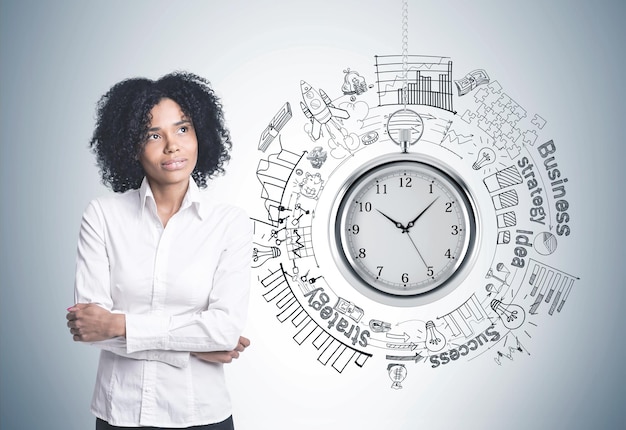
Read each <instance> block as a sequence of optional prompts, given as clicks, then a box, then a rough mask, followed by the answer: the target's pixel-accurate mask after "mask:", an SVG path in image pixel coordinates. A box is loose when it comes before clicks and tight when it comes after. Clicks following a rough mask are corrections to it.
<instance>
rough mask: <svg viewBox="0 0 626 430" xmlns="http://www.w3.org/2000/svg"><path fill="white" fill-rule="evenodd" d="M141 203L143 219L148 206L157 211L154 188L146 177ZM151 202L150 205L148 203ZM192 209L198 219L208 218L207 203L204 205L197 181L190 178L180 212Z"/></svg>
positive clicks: (142, 184)
mask: <svg viewBox="0 0 626 430" xmlns="http://www.w3.org/2000/svg"><path fill="white" fill-rule="evenodd" d="M139 202H140V205H141V206H140V211H141V217H142V218H143V214H144V212H145V210H146V206H147V205H151V206H152V207H153V210H154V211H156V202H155V200H154V194H153V193H152V188H150V184H149V183H148V178H146V177H144V178H143V181H142V182H141V186H140V187H139ZM148 202H150V203H148ZM190 206H191V207H192V208H193V209H194V210H195V212H196V214H197V215H198V217H200V219H204V218H205V216H206V210H207V209H208V208H207V207H206V206H207V205H206V203H205V204H203V202H202V199H201V195H200V189H199V188H198V185H197V184H196V181H194V180H193V178H192V177H191V176H190V177H189V187H188V188H187V192H186V193H185V197H183V203H182V204H181V205H180V209H179V211H182V210H184V209H186V208H188V207H190Z"/></svg>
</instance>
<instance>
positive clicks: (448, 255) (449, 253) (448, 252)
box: [443, 248, 454, 258]
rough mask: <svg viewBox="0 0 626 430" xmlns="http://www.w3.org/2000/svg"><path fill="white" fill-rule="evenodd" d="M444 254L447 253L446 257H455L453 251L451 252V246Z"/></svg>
mask: <svg viewBox="0 0 626 430" xmlns="http://www.w3.org/2000/svg"><path fill="white" fill-rule="evenodd" d="M443 255H445V256H446V257H448V258H454V257H453V256H452V253H451V252H450V248H448V250H447V251H446V253H445V254H443Z"/></svg>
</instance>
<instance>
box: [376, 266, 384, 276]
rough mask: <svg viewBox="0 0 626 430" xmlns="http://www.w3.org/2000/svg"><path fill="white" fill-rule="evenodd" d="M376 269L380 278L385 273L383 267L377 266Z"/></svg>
mask: <svg viewBox="0 0 626 430" xmlns="http://www.w3.org/2000/svg"><path fill="white" fill-rule="evenodd" d="M376 268H377V269H378V276H380V275H381V274H382V273H383V266H376Z"/></svg>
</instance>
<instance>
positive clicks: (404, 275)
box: [402, 273, 409, 284]
mask: <svg viewBox="0 0 626 430" xmlns="http://www.w3.org/2000/svg"><path fill="white" fill-rule="evenodd" d="M402 282H404V283H405V284H406V283H407V282H409V274H408V273H403V274H402Z"/></svg>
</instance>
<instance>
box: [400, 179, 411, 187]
mask: <svg viewBox="0 0 626 430" xmlns="http://www.w3.org/2000/svg"><path fill="white" fill-rule="evenodd" d="M412 180H413V178H411V177H407V178H403V177H400V188H411V187H412V186H413V185H411V181H412Z"/></svg>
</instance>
